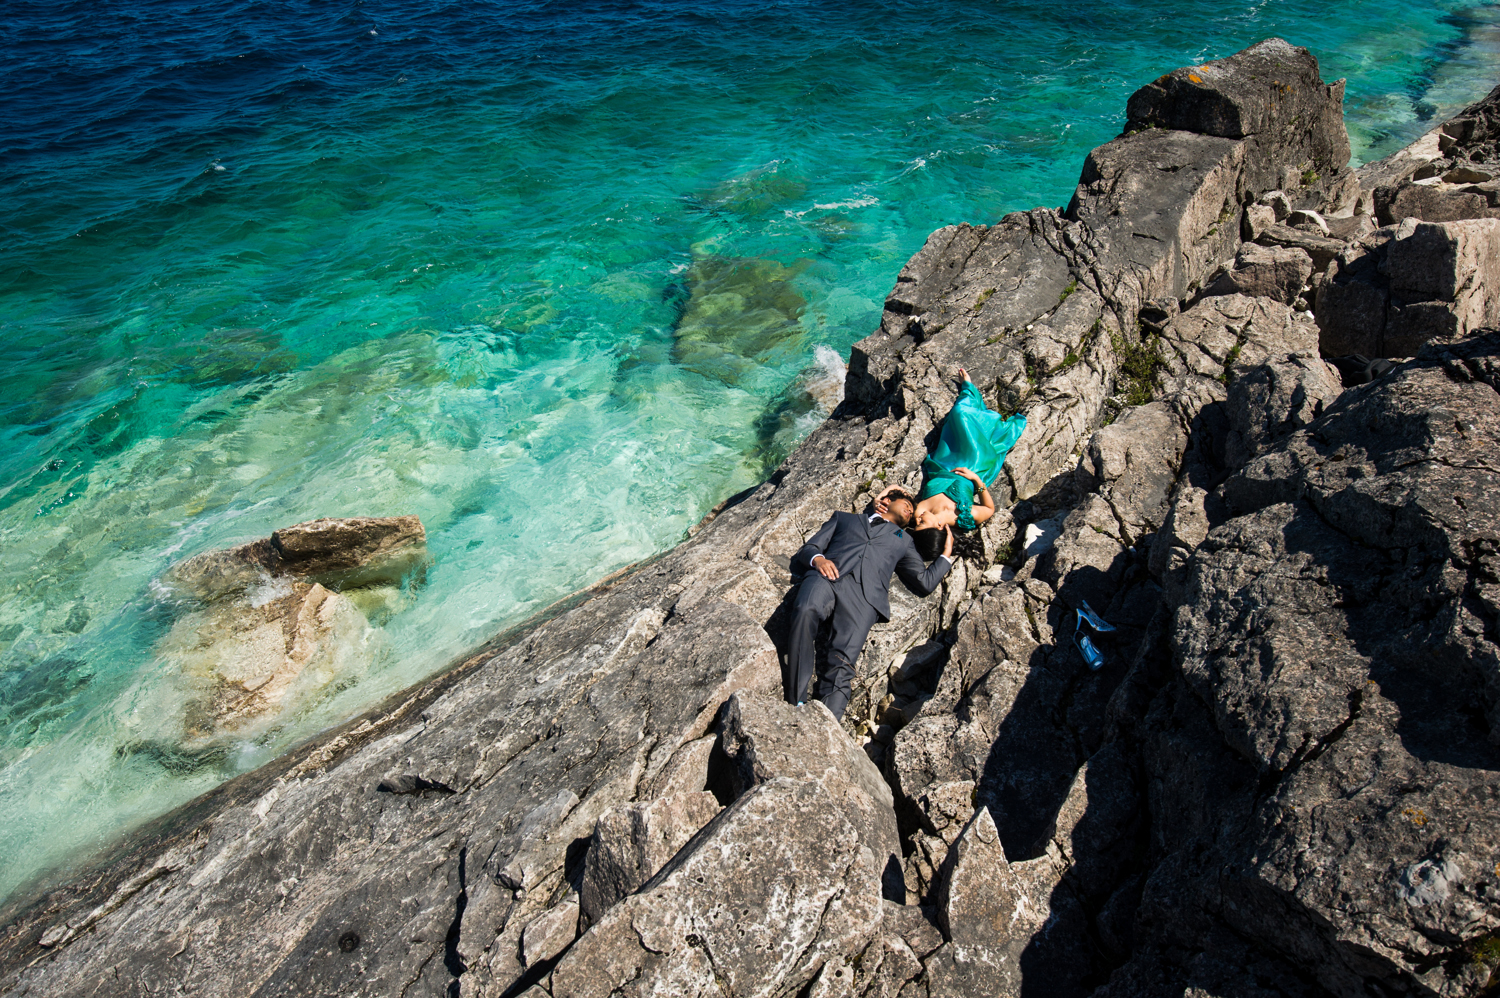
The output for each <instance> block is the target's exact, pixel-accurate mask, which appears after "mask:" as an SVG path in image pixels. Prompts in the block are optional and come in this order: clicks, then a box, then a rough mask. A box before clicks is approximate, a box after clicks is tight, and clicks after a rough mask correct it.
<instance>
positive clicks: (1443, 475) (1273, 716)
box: [0, 40, 1500, 998]
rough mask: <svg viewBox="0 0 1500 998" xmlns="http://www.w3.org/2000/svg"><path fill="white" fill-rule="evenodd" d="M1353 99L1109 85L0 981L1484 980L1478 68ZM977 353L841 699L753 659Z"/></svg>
mask: <svg viewBox="0 0 1500 998" xmlns="http://www.w3.org/2000/svg"><path fill="white" fill-rule="evenodd" d="M1342 96H1343V90H1342V83H1335V84H1332V85H1328V84H1324V83H1323V82H1322V80H1321V79H1320V78H1319V75H1318V69H1317V65H1316V62H1315V61H1314V60H1313V58H1312V57H1311V55H1309V54H1308V53H1307V52H1306V51H1305V50H1303V49H1297V48H1294V47H1292V46H1290V45H1287V44H1286V43H1284V42H1280V41H1278V40H1271V41H1267V42H1263V43H1261V44H1260V45H1257V46H1255V47H1253V48H1251V49H1248V50H1246V51H1245V52H1243V53H1240V54H1239V55H1237V56H1234V57H1231V58H1230V59H1226V60H1222V61H1219V62H1216V63H1209V64H1206V65H1203V66H1193V67H1186V68H1183V69H1180V70H1177V71H1176V72H1174V73H1171V74H1169V75H1167V76H1164V77H1162V78H1161V79H1160V80H1157V81H1156V82H1154V83H1152V84H1150V85H1148V86H1146V87H1144V88H1142V90H1140V91H1139V92H1138V93H1137V94H1136V95H1135V96H1134V97H1133V98H1132V99H1131V101H1130V103H1129V105H1128V108H1127V127H1126V132H1125V134H1124V135H1122V136H1121V137H1120V138H1119V139H1116V140H1115V141H1113V142H1111V143H1108V144H1106V145H1104V146H1101V147H1100V148H1098V149H1096V150H1094V151H1093V153H1091V154H1090V156H1089V157H1088V160H1087V161H1086V163H1085V164H1084V168H1083V172H1082V177H1081V180H1080V184H1079V186H1078V190H1077V192H1076V194H1075V196H1074V198H1073V200H1072V202H1071V203H1070V204H1069V205H1068V207H1067V208H1066V210H1062V211H1055V210H1050V209H1037V210H1034V211H1031V212H1025V213H1016V214H1013V215H1010V216H1007V217H1006V218H1005V219H1003V220H1001V221H1000V222H998V223H997V224H995V225H992V226H988V227H978V226H969V225H960V226H953V227H949V228H945V229H942V230H939V231H938V232H935V233H933V235H932V236H931V237H930V238H929V240H928V242H927V245H926V246H925V247H924V248H923V250H922V251H921V252H919V253H918V254H917V255H916V256H915V257H913V258H912V260H911V261H910V262H909V263H908V264H907V265H906V267H905V268H904V269H903V270H902V272H901V274H900V276H899V277H898V278H897V281H896V286H895V289H894V290H893V292H892V294H891V296H890V297H889V299H888V300H887V302H886V307H885V312H884V315H883V319H882V323H881V327H880V329H879V330H878V331H876V332H875V333H873V334H872V335H871V336H869V337H868V338H866V339H865V340H863V341H861V342H860V343H859V344H858V345H857V346H856V347H855V349H854V352H853V355H852V357H851V359H850V365H849V374H848V378H847V380H846V384H845V398H844V400H843V402H842V403H841V404H840V405H839V407H838V409H837V410H835V412H834V413H833V415H832V416H831V417H830V418H829V419H828V420H827V421H826V422H825V423H824V424H823V425H822V426H821V427H820V428H819V429H817V430H816V431H814V433H813V434H812V435H811V436H810V437H809V438H808V439H807V440H806V441H805V442H804V443H803V444H802V445H801V446H800V447H799V448H798V449H797V451H796V452H795V453H794V454H793V455H792V456H791V457H790V458H789V459H788V460H787V461H786V463H785V464H784V465H783V466H782V467H781V469H779V470H778V471H777V472H776V474H775V475H773V476H772V477H771V478H770V480H768V481H767V482H766V483H764V484H763V485H761V486H760V487H759V488H757V489H755V490H753V491H751V492H750V493H749V494H746V495H741V496H738V497H735V499H734V500H731V501H730V502H729V503H727V504H726V505H725V506H724V507H723V508H722V509H721V510H719V511H717V512H716V514H715V515H714V516H712V517H711V518H710V519H709V520H708V521H706V522H705V523H704V524H703V525H701V527H700V528H699V529H698V531H697V532H696V533H695V534H694V536H693V537H692V538H691V539H690V540H688V541H687V542H685V543H684V544H683V545H681V546H680V547H679V548H677V549H675V550H674V551H672V552H669V553H668V554H666V555H664V556H662V557H661V558H659V559H656V560H654V561H653V562H651V563H649V564H647V565H643V566H639V567H637V568H636V569H634V570H633V571H632V572H630V573H628V574H626V575H625V576H623V577H621V578H619V579H617V580H615V581H613V582H611V583H610V584H608V585H602V586H600V587H598V588H597V589H596V590H594V591H592V592H591V593H589V594H587V595H586V596H585V597H583V598H581V599H580V601H579V602H577V604H576V605H572V606H568V607H560V608H558V612H557V613H556V615H555V616H552V617H551V618H550V619H548V620H545V621H543V622H541V623H540V624H538V625H537V626H535V627H534V628H531V629H529V630H525V631H523V632H520V633H517V634H515V635H512V636H511V637H510V638H508V639H507V640H505V641H504V642H497V643H496V644H495V645H494V646H492V647H490V648H486V649H484V650H482V651H481V652H480V653H478V654H477V655H475V656H474V657H472V658H471V659H469V660H468V661H467V662H465V663H464V664H462V665H461V666H460V667H459V668H457V669H456V670H454V671H453V672H451V673H449V674H448V675H446V676H444V677H441V678H439V679H437V680H434V681H433V682H432V683H429V684H427V685H426V686H424V687H422V688H420V689H418V690H415V691H409V692H408V693H406V694H403V695H402V696H401V697H398V698H395V699H394V700H393V701H391V702H389V703H388V704H386V705H384V706H383V707H382V708H380V709H378V710H376V711H372V712H371V713H370V714H368V715H366V716H365V717H364V718H362V719H360V720H359V721H358V722H355V723H353V724H351V725H348V726H345V727H344V728H343V729H341V730H339V731H336V732H333V733H331V734H330V735H329V736H328V737H327V738H325V739H322V740H320V741H319V742H317V743H315V744H314V745H311V746H308V747H307V748H305V749H303V750H301V751H299V752H297V753H295V754H294V755H292V756H290V757H288V758H286V759H283V760H279V761H278V762H277V763H275V764H273V765H272V766H271V767H268V768H267V769H265V770H262V771H258V772H257V773H253V774H247V776H246V777H242V778H241V779H240V780H236V781H232V782H231V783H230V784H227V785H226V786H225V787H222V788H220V789H219V790H217V791H215V792H214V793H212V794H210V795H207V796H206V797H205V798H202V799H200V800H199V801H195V802H194V803H193V804H190V805H188V806H187V808H185V809H183V810H182V811H180V812H177V813H175V814H174V815H171V816H168V817H167V818H165V819H163V820H161V821H160V822H158V823H156V825H155V826H153V828H151V829H148V830H147V831H146V832H144V833H142V834H141V835H139V836H137V837H136V838H135V839H134V840H133V841H132V844H131V845H130V846H129V847H127V848H125V849H124V850H123V851H122V852H121V853H120V854H119V855H118V856H117V857H116V858H115V859H114V861H113V862H112V863H111V864H108V865H106V866H104V867H102V868H101V869H100V870H99V871H97V872H96V873H95V874H94V875H92V876H90V877H85V878H81V879H79V880H78V881H75V882H74V883H72V884H69V885H65V886H63V887H60V888H58V889H57V890H55V891H53V892H51V893H50V894H49V895H47V896H45V897H44V898H42V899H40V900H39V901H37V902H35V903H33V904H31V905H29V906H28V907H27V908H25V909H24V910H19V911H12V912H11V913H10V915H9V916H8V922H9V924H8V925H7V927H6V928H5V930H4V934H3V937H0V968H3V977H0V993H7V994H16V995H73V994H89V993H100V994H106V993H107V994H116V995H144V994H156V993H161V992H163V991H166V992H168V993H175V992H178V991H182V992H186V991H192V992H195V993H205V994H214V995H226V996H227V995H247V994H256V995H281V994H299V995H302V994H319V995H323V994H326V995H372V996H374V995H380V996H386V995H429V994H430V995H438V994H445V995H489V996H502V995H503V996H517V995H522V994H525V995H527V996H528V998H541V996H543V995H551V996H555V998H561V996H563V995H601V996H602V995H610V994H621V995H624V994H630V995H645V994H661V995H700V994H701V995H710V994H712V995H788V996H790V995H817V996H835V995H851V996H852V995H859V996H865V995H882V996H893V998H894V996H897V995H901V996H927V998H936V996H945V995H955V996H956V995H975V994H996V995H998V994H1006V995H1022V994H1025V995H1049V996H1050V995H1058V996H1069V995H1088V994H1093V995H1096V996H1099V998H1106V996H1107V998H1125V996H1142V998H1144V996H1148V995H1150V996H1155V995H1194V996H1223V998H1239V996H1245V998H1251V996H1271V995H1287V996H1293V995H1320V996H1321V995H1337V996H1346V995H1347V996H1353V995H1370V994H1374V995H1442V996H1449V995H1452V996H1458V995H1477V994H1488V993H1494V992H1495V990H1496V989H1497V988H1500V972H1497V967H1500V777H1497V773H1500V652H1497V649H1500V633H1497V632H1500V534H1497V532H1496V527H1495V522H1496V519H1495V517H1496V512H1497V508H1500V502H1497V496H1500V492H1497V484H1496V479H1495V476H1496V474H1497V470H1500V469H1497V460H1500V459H1497V458H1496V454H1497V453H1500V450H1497V446H1496V445H1497V442H1500V333H1496V332H1493V331H1491V330H1492V329H1493V327H1494V326H1496V325H1497V324H1500V314H1497V310H1500V272H1497V273H1494V274H1492V273H1491V271H1492V270H1496V269H1497V268H1500V207H1492V205H1500V194H1495V193H1494V192H1492V191H1491V190H1490V187H1492V186H1493V187H1496V188H1497V189H1500V180H1497V178H1500V160H1497V156H1500V150H1497V148H1496V145H1495V143H1496V141H1497V139H1500V90H1497V92H1496V93H1495V94H1492V95H1491V96H1490V97H1489V98H1486V99H1485V101H1482V102H1481V103H1480V104H1478V105H1475V106H1474V107H1473V108H1470V109H1468V110H1467V111H1466V112H1464V114H1462V115H1460V116H1459V117H1458V118H1456V119H1454V120H1453V121H1452V122H1449V123H1447V124H1445V125H1444V126H1443V127H1442V129H1441V130H1440V131H1438V132H1435V133H1433V135H1431V136H1429V137H1428V138H1427V139H1425V140H1424V141H1423V142H1419V143H1417V144H1416V145H1415V146H1413V147H1411V148H1410V149H1408V150H1404V151H1403V152H1402V153H1398V154H1397V155H1396V156H1393V157H1390V158H1389V159H1388V160H1385V161H1382V162H1380V163H1377V164H1371V165H1370V166H1367V167H1365V168H1362V169H1361V170H1359V171H1352V170H1350V169H1349V168H1348V165H1347V164H1348V159H1349V144H1348V139H1347V135H1346V133H1345V131H1344V126H1343V121H1342ZM1491 163H1494V164H1495V169H1496V172H1494V173H1491V172H1490V171H1491V167H1490V166H1488V165H1487V164H1491ZM1351 353H1360V354H1365V355H1368V356H1370V357H1381V356H1389V357H1395V358H1409V359H1402V360H1400V361H1399V362H1398V363H1397V364H1396V365H1395V369H1394V370H1393V371H1391V372H1389V373H1385V374H1382V375H1380V376H1378V377H1376V378H1375V379H1374V380H1371V381H1368V382H1367V383H1363V384H1355V382H1357V381H1360V380H1361V377H1362V376H1361V375H1360V373H1359V372H1358V371H1354V372H1353V373H1352V374H1350V373H1345V374H1342V375H1341V373H1340V371H1339V370H1336V369H1335V368H1334V367H1333V366H1331V365H1330V364H1329V363H1327V362H1326V361H1325V358H1332V357H1335V356H1338V355H1341V354H1351ZM960 364H962V365H964V366H966V367H967V368H968V369H969V371H970V372H971V374H972V376H973V378H974V380H975V382H976V383H977V384H978V385H979V386H980V388H981V390H982V391H983V392H984V394H985V396H986V398H987V399H988V400H989V402H990V404H991V405H992V406H993V407H996V408H999V409H1003V410H1006V411H1021V412H1024V413H1025V414H1026V416H1027V419H1028V424H1029V428H1028V431H1027V433H1026V435H1025V436H1024V437H1023V438H1022V441H1021V442H1020V444H1018V445H1017V447H1016V448H1015V450H1014V451H1012V453H1011V456H1010V458H1009V461H1008V463H1007V465H1006V473H1005V475H1004V476H1003V477H1002V479H1001V481H1000V482H999V483H997V484H996V486H995V492H996V499H997V501H998V503H999V504H1000V505H1002V506H1005V507H1009V508H1010V512H1009V514H1008V515H1005V514H1002V515H997V516H996V517H995V518H994V519H993V520H991V521H990V523H988V524H987V525H986V526H985V528H984V529H983V530H982V531H980V532H978V533H977V534H976V535H974V536H973V537H971V538H970V539H969V540H970V543H969V544H968V545H967V546H966V548H965V549H963V550H961V551H960V554H961V555H962V556H963V557H961V558H960V559H959V561H958V563H957V564H956V565H955V568H954V571H953V572H952V573H951V575H950V576H949V578H948V580H947V581H946V582H945V583H944V585H943V587H942V589H941V590H940V591H939V592H938V593H936V594H934V595H933V596H932V597H930V598H929V599H927V600H917V599H915V598H912V597H910V596H909V595H907V594H905V593H904V592H902V591H901V590H900V588H899V587H894V588H893V590H892V595H893V611H894V612H893V616H892V620H891V621H890V623H889V624H885V625H880V626H879V627H877V629H876V630H875V631H874V632H873V633H872V635H871V638H870V642H869V644H868V645H867V647H866V649H865V652H864V654H863V655H862V656H861V661H860V663H859V668H860V676H859V680H858V683H857V686H856V691H855V697H854V700H853V701H852V702H851V705H850V707H849V709H848V711H847V713H846V714H845V718H844V725H843V727H842V728H840V727H839V726H838V725H837V724H836V723H835V722H834V721H833V719H832V716H831V715H829V714H828V713H827V712H826V711H825V710H823V708H822V707H821V706H820V705H814V706H812V707H809V708H804V709H803V710H800V711H799V710H796V709H794V708H791V707H788V706H787V705H785V704H782V703H780V701H779V692H780V669H779V664H778V646H779V645H780V644H781V643H782V638H783V631H784V627H785V620H784V618H785V611H786V606H787V595H788V593H789V592H790V591H791V588H792V582H793V580H792V578H791V575H790V572H789V562H788V559H789V556H790V555H791V553H792V552H794V551H795V550H796V549H797V547H799V546H800V545H801V543H802V541H803V539H804V538H805V537H806V536H807V535H808V534H809V533H810V532H811V531H812V530H814V529H816V527H817V526H818V525H819V524H820V523H821V522H822V521H823V519H824V518H825V517H826V516H827V514H828V513H829V511H831V510H834V509H859V508H862V507H863V506H864V505H865V503H866V502H867V501H868V500H869V498H870V496H871V495H872V494H873V492H874V491H877V490H878V489H879V487H880V485H881V483H882V482H900V483H903V484H908V485H912V484H915V483H916V482H917V481H918V480H919V475H920V472H919V465H920V461H921V457H922V455H923V454H924V453H925V451H926V449H927V447H928V445H929V442H930V438H931V437H932V436H933V435H934V433H935V430H936V428H937V426H938V424H939V422H940V421H941V419H942V417H943V415H944V414H945V413H946V411H947V409H948V407H949V405H951V403H952V401H953V398H954V394H955V388H956V386H955V384H954V382H953V379H952V377H951V375H952V373H953V371H954V370H955V368H956V367H957V366H958V365H960ZM1346 379H1347V380H1348V382H1349V384H1348V386H1347V387H1346V384H1345V381H1346ZM1085 600H1086V601H1087V602H1088V603H1089V604H1091V605H1092V606H1093V607H1094V608H1095V609H1097V610H1099V611H1100V612H1101V613H1102V614H1103V616H1104V617H1105V618H1107V619H1108V620H1110V621H1112V622H1114V623H1115V624H1116V625H1118V630H1117V631H1116V632H1115V633H1114V634H1113V635H1111V636H1109V638H1108V639H1102V640H1101V642H1100V643H1101V646H1102V647H1103V648H1104V651H1105V654H1106V656H1107V663H1106V665H1105V667H1104V668H1103V669H1102V670H1100V671H1098V672H1091V671H1089V670H1088V668H1087V667H1086V666H1085V664H1084V663H1083V661H1082V660H1081V658H1080V656H1079V655H1078V653H1077V651H1076V650H1075V649H1074V648H1073V647H1072V645H1071V643H1070V640H1071V636H1072V633H1073V626H1074V613H1075V611H1076V609H1077V607H1078V606H1079V605H1080V604H1081V602H1082V601H1085Z"/></svg>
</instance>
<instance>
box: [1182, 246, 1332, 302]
mask: <svg viewBox="0 0 1500 998" xmlns="http://www.w3.org/2000/svg"><path fill="white" fill-rule="evenodd" d="M1312 271H1313V262H1312V257H1310V256H1308V254H1307V251H1306V250H1304V249H1301V248H1300V247H1296V248H1293V247H1285V246H1258V245H1256V244H1254V243H1247V244H1245V245H1244V246H1242V247H1240V251H1239V253H1238V254H1236V255H1235V258H1234V266H1233V267H1231V268H1230V269H1229V270H1227V271H1225V273H1224V274H1223V276H1222V277H1220V278H1219V279H1218V280H1217V281H1215V282H1214V283H1213V284H1210V285H1209V286H1208V287H1207V288H1206V289H1205V290H1204V293H1205V294H1209V295H1233V294H1242V295H1249V296H1250V297H1252V298H1271V299H1274V300H1276V301H1283V302H1287V303H1288V304H1290V303H1291V302H1294V301H1296V300H1297V296H1298V295H1300V294H1301V293H1302V287H1303V285H1305V284H1306V283H1307V280H1308V278H1309V277H1311V276H1312Z"/></svg>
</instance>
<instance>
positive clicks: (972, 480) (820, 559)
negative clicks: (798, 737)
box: [782, 368, 1026, 718]
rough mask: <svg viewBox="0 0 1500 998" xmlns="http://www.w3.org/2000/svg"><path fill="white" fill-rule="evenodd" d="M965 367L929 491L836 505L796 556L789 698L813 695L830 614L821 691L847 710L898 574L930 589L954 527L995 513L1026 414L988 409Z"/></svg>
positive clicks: (836, 708) (926, 481)
mask: <svg viewBox="0 0 1500 998" xmlns="http://www.w3.org/2000/svg"><path fill="white" fill-rule="evenodd" d="M958 373H959V375H960V377H961V379H962V385H961V388H960V390H959V393H958V400H957V401H956V402H954V403H953V408H952V410H950V411H949V413H948V415H947V417H946V418H944V420H943V429H942V433H941V434H940V436H939V439H938V445H937V448H936V449H935V450H934V451H933V452H932V453H931V454H929V455H928V456H927V458H926V459H925V460H924V461H923V462H922V491H921V493H920V494H919V495H918V496H917V497H916V498H913V497H912V496H910V495H908V494H907V493H906V492H905V491H904V490H902V489H900V488H898V487H896V486H890V487H888V488H886V489H885V490H884V491H883V492H881V493H880V495H878V496H876V497H875V501H874V502H873V503H872V504H871V505H870V506H869V507H867V508H866V510H865V512H864V513H844V512H838V513H834V514H833V516H831V517H829V518H828V522H827V523H824V524H823V526H821V527H820V528H818V532H817V533H815V534H813V535H812V537H811V538H809V539H808V541H807V543H806V544H804V545H802V547H801V549H800V550H798V551H797V553H796V555H794V556H793V558H792V568H793V570H794V571H801V572H806V573H807V574H806V576H805V577H804V578H803V579H802V583H801V586H800V587H799V589H798V590H797V598H796V602H795V603H793V605H792V626H791V637H790V641H789V643H788V647H787V664H786V668H785V669H784V670H783V674H782V686H783V691H784V693H785V695H786V698H787V700H788V701H790V702H792V703H796V704H801V703H802V702H803V701H804V700H806V699H807V687H808V684H809V683H810V682H811V681H812V678H813V671H814V642H815V641H816V639H817V634H818V628H819V627H820V626H821V625H822V624H823V622H824V621H826V620H827V619H828V618H829V617H830V616H832V617H833V635H832V638H831V640H830V642H829V647H828V669H827V673H826V674H825V675H822V676H819V677H818V684H817V688H816V689H815V690H814V691H813V696H814V697H816V698H817V699H818V700H821V701H822V702H823V703H824V705H825V706H827V707H828V709H829V710H830V711H832V712H833V716H834V717H840V718H841V717H843V715H844V708H845V707H846V706H848V704H849V696H850V684H851V683H852V682H853V680H854V660H855V659H856V658H857V657H858V656H859V652H860V649H861V648H863V647H864V644H865V638H866V636H867V635H868V634H869V633H870V628H871V627H872V626H874V624H875V622H876V621H877V620H889V619H890V613H891V604H890V599H889V595H888V594H889V590H890V585H891V573H892V572H895V574H897V575H899V576H900V577H901V581H902V583H904V584H905V586H906V588H907V589H910V590H911V591H912V592H913V593H916V594H917V595H918V596H926V595H927V594H929V593H931V592H932V591H933V590H934V589H936V588H937V586H938V583H939V582H941V581H943V577H944V576H945V575H947V574H948V569H949V568H950V567H952V564H953V560H952V555H953V529H954V528H957V529H959V530H976V529H978V527H979V525H980V524H982V523H984V522H985V521H986V520H988V519H989V518H990V517H992V516H994V515H995V501H994V499H992V498H991V497H990V491H989V488H988V487H987V486H986V484H985V483H986V482H992V481H994V480H995V478H996V477H998V476H999V474H1000V466H1001V465H1002V464H1004V463H1005V455H1006V454H1007V453H1008V452H1009V451H1010V449H1011V448H1012V447H1013V446H1015V443H1016V441H1017V440H1019V439H1021V432H1022V431H1023V430H1024V429H1026V417H1025V416H1020V415H1016V416H1011V417H1009V418H1006V417H1004V416H1001V415H1000V414H999V413H997V412H992V411H990V409H989V408H988V407H987V406H986V405H985V404H984V399H983V398H982V397H981V396H980V394H979V389H978V388H975V387H974V382H972V381H970V380H969V373H968V372H967V371H965V370H964V369H963V368H959V369H958ZM927 562H931V564H930V565H928V564H926V563H927Z"/></svg>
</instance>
